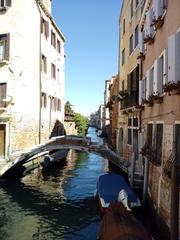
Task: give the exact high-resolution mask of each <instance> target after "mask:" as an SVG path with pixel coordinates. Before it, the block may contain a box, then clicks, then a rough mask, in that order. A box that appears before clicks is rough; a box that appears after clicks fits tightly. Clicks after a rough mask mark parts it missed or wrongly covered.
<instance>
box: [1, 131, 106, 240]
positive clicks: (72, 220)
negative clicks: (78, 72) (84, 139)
mask: <svg viewBox="0 0 180 240" xmlns="http://www.w3.org/2000/svg"><path fill="white" fill-rule="evenodd" d="M88 136H89V137H91V138H92V140H93V141H97V142H100V141H102V139H100V138H98V137H97V136H96V132H95V128H89V130H88ZM106 170H107V161H106V160H104V159H103V158H102V157H100V156H98V155H96V154H93V153H86V152H77V151H74V150H70V151H69V154H68V157H67V161H66V163H65V164H64V165H63V166H56V167H54V168H51V169H49V170H48V171H46V172H42V170H41V169H40V168H38V169H35V170H34V171H33V172H31V173H30V174H29V175H27V176H25V177H24V178H22V179H21V180H20V181H19V182H9V183H1V187H0V223H1V224H0V239H1V240H16V239H17V240H21V239H23V240H30V239H39V240H45V239H47V240H52V239H56V240H66V239H67V240H70V239H73V240H95V239H96V237H97V232H98V229H99V223H100V218H99V216H98V214H97V205H96V201H95V199H94V193H95V191H96V182H97V178H98V176H99V175H101V174H102V173H104V172H105V171H106Z"/></svg>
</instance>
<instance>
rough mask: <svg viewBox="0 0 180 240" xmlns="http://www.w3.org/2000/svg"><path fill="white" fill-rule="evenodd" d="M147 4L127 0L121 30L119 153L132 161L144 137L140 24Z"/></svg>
mask: <svg viewBox="0 0 180 240" xmlns="http://www.w3.org/2000/svg"><path fill="white" fill-rule="evenodd" d="M143 6H144V1H140V0H139V1H134V0H125V1H123V4H122V9H121V14H120V20H119V27H120V39H119V41H120V45H119V46H120V47H119V101H120V102H119V110H118V131H117V150H118V152H119V154H120V155H121V156H122V157H123V158H125V159H127V160H131V157H132V153H134V156H135V159H136V161H138V160H139V154H138V153H139V150H140V147H139V146H140V144H139V143H140V142H141V137H140V136H139V128H140V110H141V109H140V107H139V104H138V96H139V90H138V85H139V72H140V68H139V61H137V58H138V56H139V53H140V51H139V42H140V36H139V22H140V19H141V14H142V10H143Z"/></svg>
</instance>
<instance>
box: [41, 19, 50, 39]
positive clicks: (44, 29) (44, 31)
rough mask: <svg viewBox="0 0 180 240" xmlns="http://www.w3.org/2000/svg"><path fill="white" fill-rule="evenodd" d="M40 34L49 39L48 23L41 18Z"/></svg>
mask: <svg viewBox="0 0 180 240" xmlns="http://www.w3.org/2000/svg"><path fill="white" fill-rule="evenodd" d="M41 33H42V34H44V36H45V37H46V38H48V37H49V22H48V21H45V20H44V19H43V18H41Z"/></svg>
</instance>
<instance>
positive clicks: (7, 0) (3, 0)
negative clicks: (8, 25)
mask: <svg viewBox="0 0 180 240" xmlns="http://www.w3.org/2000/svg"><path fill="white" fill-rule="evenodd" d="M10 6H11V0H0V8H5V7H10Z"/></svg>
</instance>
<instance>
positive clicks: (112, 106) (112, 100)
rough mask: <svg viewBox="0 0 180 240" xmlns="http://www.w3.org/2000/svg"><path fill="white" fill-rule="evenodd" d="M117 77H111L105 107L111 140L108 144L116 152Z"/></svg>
mask: <svg viewBox="0 0 180 240" xmlns="http://www.w3.org/2000/svg"><path fill="white" fill-rule="evenodd" d="M118 92H119V77H118V75H116V76H112V78H111V85H110V86H109V100H108V103H107V105H106V107H107V108H108V109H109V122H110V129H111V138H110V139H109V140H110V141H109V143H110V144H111V146H112V148H113V149H114V150H115V151H116V150H117V143H116V138H117V127H118V107H119V96H118Z"/></svg>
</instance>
